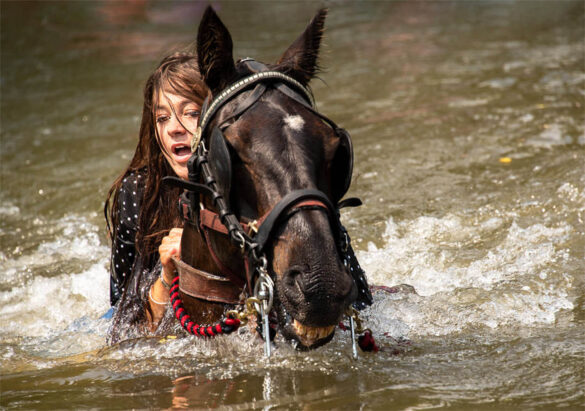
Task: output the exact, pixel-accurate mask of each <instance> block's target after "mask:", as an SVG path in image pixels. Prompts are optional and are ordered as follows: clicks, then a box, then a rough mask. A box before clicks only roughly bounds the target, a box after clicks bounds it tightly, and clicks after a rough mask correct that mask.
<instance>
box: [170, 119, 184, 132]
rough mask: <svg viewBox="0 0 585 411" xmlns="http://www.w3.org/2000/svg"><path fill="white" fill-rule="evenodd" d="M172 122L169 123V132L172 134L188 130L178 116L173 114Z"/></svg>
mask: <svg viewBox="0 0 585 411" xmlns="http://www.w3.org/2000/svg"><path fill="white" fill-rule="evenodd" d="M170 122H171V123H170V124H169V134H170V135H171V136H175V135H180V134H185V133H186V132H187V130H185V127H183V125H182V124H181V122H180V121H179V120H178V118H177V117H176V116H171V119H170Z"/></svg>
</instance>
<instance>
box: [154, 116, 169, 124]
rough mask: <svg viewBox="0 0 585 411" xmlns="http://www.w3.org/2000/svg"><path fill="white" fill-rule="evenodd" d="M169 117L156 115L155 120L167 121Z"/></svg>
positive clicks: (159, 121)
mask: <svg viewBox="0 0 585 411" xmlns="http://www.w3.org/2000/svg"><path fill="white" fill-rule="evenodd" d="M168 119H169V116H158V117H157V118H156V122H157V123H164V122H165V121H167V120H168Z"/></svg>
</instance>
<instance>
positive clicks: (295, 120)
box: [284, 115, 305, 131]
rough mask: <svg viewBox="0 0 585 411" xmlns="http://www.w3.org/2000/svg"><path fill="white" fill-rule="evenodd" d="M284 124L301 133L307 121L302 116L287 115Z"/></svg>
mask: <svg viewBox="0 0 585 411" xmlns="http://www.w3.org/2000/svg"><path fill="white" fill-rule="evenodd" d="M284 123H285V125H286V127H288V128H290V129H291V130H293V131H301V130H302V128H303V126H304V125H305V120H303V118H302V117H301V116H291V115H286V116H284Z"/></svg>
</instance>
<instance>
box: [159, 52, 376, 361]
mask: <svg viewBox="0 0 585 411" xmlns="http://www.w3.org/2000/svg"><path fill="white" fill-rule="evenodd" d="M246 64H248V67H249V68H252V69H253V71H254V69H258V68H260V69H262V70H266V68H265V66H263V65H261V64H260V63H257V62H255V61H251V62H250V63H248V62H247V63H246ZM267 84H269V85H272V86H273V87H274V88H276V89H277V90H279V91H280V92H282V93H284V94H285V95H287V96H288V97H290V98H292V99H294V100H295V101H297V102H299V103H301V104H302V105H303V106H305V107H306V108H307V109H309V110H310V111H311V112H312V113H315V114H316V115H317V116H319V118H321V119H322V120H323V121H325V122H326V123H328V124H329V125H330V126H331V127H332V128H333V129H334V131H335V132H336V133H337V134H339V133H346V132H345V130H343V129H340V128H338V127H337V125H336V124H335V123H334V122H333V121H331V120H330V119H328V118H327V117H325V116H324V115H322V114H320V113H318V112H317V111H316V110H315V109H314V101H313V97H312V94H311V93H310V92H309V90H308V89H306V88H305V87H304V86H303V85H302V84H300V83H299V82H298V81H296V80H295V79H293V78H291V77H289V76H287V75H285V74H283V73H280V72H276V71H260V72H257V73H255V74H252V75H250V76H247V77H245V78H243V79H241V80H239V81H238V82H236V83H235V84H233V85H231V86H230V87H228V88H227V89H225V90H224V91H223V92H221V93H220V94H219V95H218V96H217V97H216V98H214V99H213V101H212V102H211V103H210V102H209V101H208V100H206V101H205V103H204V105H203V108H202V114H201V121H200V124H199V127H198V128H197V131H196V133H195V134H194V136H193V140H192V145H191V150H192V152H193V155H192V156H191V158H190V159H189V161H188V169H189V181H185V180H181V179H179V178H176V177H165V178H164V179H163V182H164V183H165V184H168V185H172V186H176V187H181V188H183V189H185V190H186V193H183V195H182V196H181V200H180V207H181V212H182V214H183V217H184V218H185V219H186V220H187V221H189V222H190V223H193V224H194V225H195V226H196V227H197V229H198V230H199V232H200V233H201V234H202V236H203V238H204V240H205V243H206V244H207V246H208V249H209V252H210V255H211V256H212V258H213V260H214V261H215V263H216V265H217V266H218V267H219V268H220V270H221V271H222V273H223V275H225V277H226V278H227V279H229V281H231V283H233V285H234V286H235V289H239V290H242V287H246V288H247V294H248V295H250V296H252V297H250V298H248V300H247V303H246V307H247V310H246V312H244V313H242V312H239V313H238V312H234V311H231V312H229V313H228V318H226V319H225V320H223V321H221V322H220V323H218V324H216V325H215V326H210V327H202V326H199V325H197V324H195V323H193V322H192V321H191V319H190V317H189V316H188V315H187V314H186V313H185V311H184V308H183V305H182V302H181V300H180V298H179V277H180V276H179V274H180V273H181V271H183V272H186V271H189V269H191V272H190V273H189V274H191V273H192V272H194V273H195V274H196V275H197V276H199V277H201V278H206V280H205V281H207V280H209V281H212V280H213V281H215V280H217V279H218V277H217V276H214V275H213V274H209V273H204V272H202V271H200V270H197V269H194V268H193V267H189V266H188V267H189V268H186V267H181V266H180V265H178V269H179V274H178V275H177V276H176V277H175V279H174V281H173V286H172V288H171V290H170V295H171V302H172V305H173V309H174V310H175V316H176V317H177V319H178V320H179V321H180V323H181V325H182V326H183V328H184V329H186V330H187V332H189V333H191V334H193V335H198V336H205V337H211V336H215V335H217V334H222V333H223V334H226V333H229V332H233V331H235V330H236V329H237V328H238V326H239V325H240V323H241V322H242V321H245V318H246V317H247V316H249V315H251V314H256V313H257V314H260V316H261V319H260V321H261V323H262V327H263V332H262V334H263V337H264V341H265V343H266V344H265V353H266V355H267V356H270V338H269V320H268V314H269V312H270V310H271V308H272V300H273V296H274V283H273V281H272V279H271V278H270V276H269V274H268V271H267V260H266V257H265V255H264V252H265V247H266V245H267V243H268V242H269V241H270V240H271V239H272V237H273V233H274V231H275V229H276V227H277V226H278V225H279V224H282V223H284V222H285V221H286V220H288V219H289V218H290V217H291V216H292V215H293V214H294V213H296V212H298V211H301V210H304V209H319V210H324V211H325V212H326V213H327V216H328V219H329V222H330V226H331V229H332V232H333V235H334V239H335V243H336V245H337V248H338V252H339V254H340V256H341V257H342V261H343V262H344V264H345V265H346V267H348V268H349V269H350V274H351V275H352V277H353V279H354V281H355V282H356V285H357V286H358V290H360V295H361V294H364V295H365V297H364V299H365V301H366V302H365V304H366V305H370V304H371V302H372V300H371V294H370V292H369V289H368V287H367V282H366V279H365V277H364V275H363V274H364V273H363V270H361V268H359V264H358V265H357V268H359V270H357V269H355V270H354V266H355V264H354V260H355V263H357V260H356V259H355V255H354V254H353V250H351V247H350V239H349V235H348V234H347V231H346V230H345V228H344V227H343V225H342V224H341V221H340V215H339V209H340V208H342V207H346V206H358V205H361V201H360V200H359V199H347V200H344V201H342V202H340V203H338V204H337V205H336V206H335V205H333V203H332V202H331V200H330V199H329V198H328V196H327V195H326V194H325V193H323V192H321V191H319V190H314V189H303V190H295V191H292V192H290V193H288V194H287V195H285V196H284V197H283V198H282V199H281V200H280V201H279V202H278V203H277V204H276V205H275V206H274V207H273V208H272V209H271V210H269V211H268V212H267V213H266V214H264V215H263V216H261V217H259V218H258V219H257V220H255V221H251V222H241V221H239V219H238V218H237V217H236V216H235V214H234V213H233V212H232V210H231V209H230V207H229V204H228V201H227V200H226V198H224V195H229V192H227V193H224V192H222V190H221V187H220V184H219V182H218V181H217V180H216V178H217V176H216V175H215V174H214V172H213V169H212V167H211V166H210V164H209V150H208V149H207V148H206V142H209V141H210V139H215V140H213V141H214V143H215V142H216V141H217V142H219V141H221V143H222V144H225V143H224V142H223V139H225V137H224V136H223V134H222V132H221V129H222V127H223V128H225V127H227V126H225V124H226V123H228V122H229V121H230V120H233V119H234V118H236V117H237V116H240V115H241V114H243V113H244V112H245V111H246V110H247V109H248V108H250V107H251V106H252V105H253V104H254V103H255V102H256V101H258V99H259V98H260V97H261V95H262V94H263V93H264V91H266V89H267ZM252 88H253V90H252V92H251V94H250V95H249V96H248V97H247V98H246V99H245V100H244V101H243V103H242V104H241V105H240V106H237V107H236V109H235V114H233V113H232V115H231V116H230V117H229V118H228V119H226V120H223V122H222V124H220V125H219V126H216V127H214V128H213V130H212V132H211V136H210V137H208V134H210V131H209V124H210V122H211V120H212V119H213V118H214V116H215V115H216V114H217V113H218V111H219V110H220V109H221V108H222V107H224V106H225V105H226V104H227V103H228V102H229V101H231V100H232V99H233V98H234V97H235V96H237V95H238V94H240V93H242V92H244V91H246V90H248V89H252ZM211 148H213V146H212V147H211ZM228 158H229V157H228ZM220 166H221V165H220ZM220 172H221V170H220ZM196 181H201V182H200V183H199V182H196ZM201 195H203V196H207V197H209V198H210V199H211V201H212V203H213V206H214V208H215V209H216V210H217V211H211V210H209V209H206V208H204V207H203V205H202V203H201V202H200V201H199V196H201ZM195 205H199V207H197V206H195ZM210 231H213V232H218V233H221V234H223V235H227V236H228V237H229V239H230V241H231V242H232V243H233V244H234V245H236V246H238V247H239V248H240V250H241V252H242V255H243V259H244V265H245V267H246V270H245V271H246V273H245V277H242V276H240V275H237V274H236V273H233V272H231V270H229V268H228V267H226V266H225V265H224V264H223V263H222V262H221V260H220V259H219V258H218V256H217V254H216V253H215V251H214V250H213V247H212V245H211V242H210V238H209V232H210ZM183 264H184V263H183ZM184 265H185V264H184ZM193 270H194V271H193ZM210 276H211V277H210ZM212 277H215V278H212ZM198 281H199V280H198ZM201 281H203V280H201ZM211 288H213V287H211ZM181 291H183V289H181ZM196 297H198V298H204V299H209V298H205V297H202V296H200V295H197V296H196ZM217 297H218V295H217V294H212V296H211V300H212V301H218V299H217ZM213 298H215V299H213ZM241 302H242V301H240V303H241ZM362 308H363V307H362ZM350 318H353V317H350ZM236 320H237V321H236ZM220 330H221V331H220Z"/></svg>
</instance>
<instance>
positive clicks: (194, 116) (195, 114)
mask: <svg viewBox="0 0 585 411" xmlns="http://www.w3.org/2000/svg"><path fill="white" fill-rule="evenodd" d="M199 114H201V113H199V112H198V111H196V110H192V111H187V112H186V113H185V115H186V116H189V117H192V118H198V117H199Z"/></svg>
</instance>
